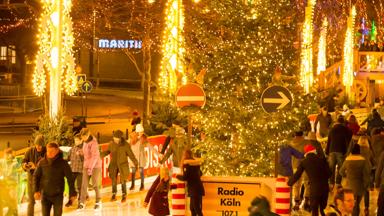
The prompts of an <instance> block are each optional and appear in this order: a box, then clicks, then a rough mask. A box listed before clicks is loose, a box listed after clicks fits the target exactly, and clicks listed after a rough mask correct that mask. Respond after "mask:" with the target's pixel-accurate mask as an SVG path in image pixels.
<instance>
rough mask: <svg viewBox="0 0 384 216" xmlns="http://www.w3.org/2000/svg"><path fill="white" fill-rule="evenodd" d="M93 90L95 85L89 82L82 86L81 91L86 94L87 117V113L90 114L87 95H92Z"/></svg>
mask: <svg viewBox="0 0 384 216" xmlns="http://www.w3.org/2000/svg"><path fill="white" fill-rule="evenodd" d="M92 89H93V85H92V83H91V82H90V81H88V80H86V81H85V82H83V84H82V85H81V91H82V92H83V93H84V94H85V116H87V112H88V107H87V95H88V93H91V91H92ZM81 98H83V97H81ZM81 115H83V109H81Z"/></svg>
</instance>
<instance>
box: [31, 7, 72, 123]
mask: <svg viewBox="0 0 384 216" xmlns="http://www.w3.org/2000/svg"><path fill="white" fill-rule="evenodd" d="M42 5H43V12H42V15H41V18H40V20H39V21H40V24H39V36H38V41H39V50H38V53H37V55H36V62H35V64H36V66H35V71H34V74H33V80H32V82H33V88H34V92H35V94H36V95H38V96H41V95H43V94H44V92H45V89H46V83H47V81H46V79H47V77H46V76H47V75H49V77H50V79H49V81H50V90H49V95H50V100H49V103H50V105H49V106H50V109H49V110H50V115H51V117H53V116H55V115H56V114H57V112H58V111H59V109H60V108H61V91H62V90H64V91H65V92H66V93H67V94H68V95H73V94H74V93H75V92H76V91H77V80H76V72H75V63H74V62H75V61H74V57H73V51H72V47H73V43H74V38H73V34H72V20H71V17H70V12H71V7H72V3H71V0H59V1H50V0H42Z"/></svg>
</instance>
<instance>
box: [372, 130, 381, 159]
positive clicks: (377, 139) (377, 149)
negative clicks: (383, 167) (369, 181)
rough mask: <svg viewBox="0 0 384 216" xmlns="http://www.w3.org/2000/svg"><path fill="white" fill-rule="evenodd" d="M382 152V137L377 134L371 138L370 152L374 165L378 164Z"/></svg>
mask: <svg viewBox="0 0 384 216" xmlns="http://www.w3.org/2000/svg"><path fill="white" fill-rule="evenodd" d="M383 150H384V135H382V134H377V135H373V136H372V151H373V155H374V158H375V161H376V163H378V162H379V158H380V155H381V153H382V152H383Z"/></svg>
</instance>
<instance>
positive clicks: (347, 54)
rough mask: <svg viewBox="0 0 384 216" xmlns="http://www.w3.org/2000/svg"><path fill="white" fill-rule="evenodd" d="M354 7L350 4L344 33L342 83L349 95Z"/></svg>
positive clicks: (351, 73)
mask: <svg viewBox="0 0 384 216" xmlns="http://www.w3.org/2000/svg"><path fill="white" fill-rule="evenodd" d="M355 16H356V8H355V6H352V8H351V10H350V15H349V17H348V22H347V32H346V34H345V43H344V74H343V84H344V85H345V88H346V91H345V92H346V94H347V95H348V96H350V97H351V96H352V95H351V87H352V84H353V78H354V76H353V48H354V27H355Z"/></svg>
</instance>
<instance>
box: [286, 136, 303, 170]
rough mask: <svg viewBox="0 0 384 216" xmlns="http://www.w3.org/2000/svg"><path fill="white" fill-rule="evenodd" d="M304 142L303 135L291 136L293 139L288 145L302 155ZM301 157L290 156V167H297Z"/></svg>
mask: <svg viewBox="0 0 384 216" xmlns="http://www.w3.org/2000/svg"><path fill="white" fill-rule="evenodd" d="M305 144H306V142H305V139H304V137H295V138H293V140H292V141H291V143H290V145H291V146H292V147H293V148H294V149H296V150H297V151H299V152H301V153H302V154H303V156H304V145H305ZM302 158H303V157H301V158H296V157H293V158H292V168H293V169H294V170H296V169H297V167H298V166H299V164H300V162H301V159H302Z"/></svg>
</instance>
